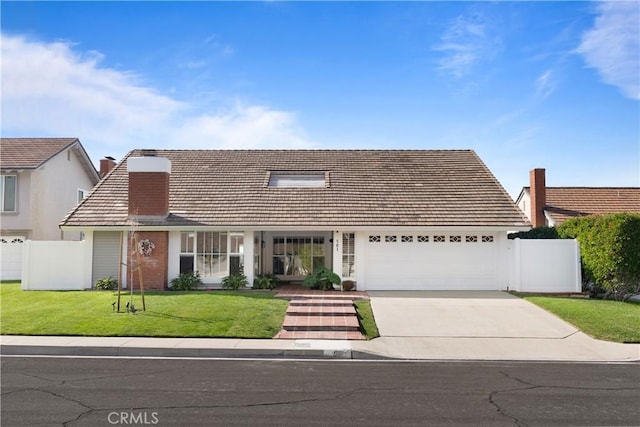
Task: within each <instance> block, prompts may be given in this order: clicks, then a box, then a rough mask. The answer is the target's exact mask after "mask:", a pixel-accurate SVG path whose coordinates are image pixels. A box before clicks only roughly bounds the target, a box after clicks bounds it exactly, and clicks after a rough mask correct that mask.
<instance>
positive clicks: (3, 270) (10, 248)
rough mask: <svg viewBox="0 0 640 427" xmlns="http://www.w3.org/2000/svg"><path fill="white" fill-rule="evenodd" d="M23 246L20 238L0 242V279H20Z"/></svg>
mask: <svg viewBox="0 0 640 427" xmlns="http://www.w3.org/2000/svg"><path fill="white" fill-rule="evenodd" d="M23 246H24V242H22V240H20V241H15V242H11V241H7V242H2V243H0V280H20V279H21V278H22V251H23Z"/></svg>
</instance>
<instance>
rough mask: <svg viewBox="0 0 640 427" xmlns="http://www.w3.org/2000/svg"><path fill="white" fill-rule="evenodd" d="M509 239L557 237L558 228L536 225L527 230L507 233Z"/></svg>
mask: <svg viewBox="0 0 640 427" xmlns="http://www.w3.org/2000/svg"><path fill="white" fill-rule="evenodd" d="M507 237H508V238H509V239H559V238H560V237H559V236H558V230H556V229H555V228H554V227H536V228H532V229H531V230H529V231H518V232H517V233H509V234H508V235H507Z"/></svg>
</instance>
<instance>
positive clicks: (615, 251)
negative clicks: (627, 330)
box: [557, 213, 640, 300]
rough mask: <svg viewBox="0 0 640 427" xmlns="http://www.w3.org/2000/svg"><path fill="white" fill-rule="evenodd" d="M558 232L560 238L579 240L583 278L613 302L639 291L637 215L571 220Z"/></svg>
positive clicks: (622, 214) (639, 245)
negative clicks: (599, 288) (608, 296)
mask: <svg viewBox="0 0 640 427" xmlns="http://www.w3.org/2000/svg"><path fill="white" fill-rule="evenodd" d="M557 231H558V236H559V237H560V238H575V239H577V240H578V242H579V244H580V252H581V256H582V267H583V275H584V279H586V280H589V281H591V282H593V283H595V284H596V285H597V286H600V287H601V288H603V289H604V290H606V291H607V294H610V295H611V296H613V298H614V299H616V300H626V299H627V298H629V297H630V296H631V295H633V294H637V293H639V292H640V215H639V214H632V213H618V214H611V215H597V216H586V217H580V218H572V219H570V220H567V221H565V222H564V223H562V224H561V225H560V226H558V227H557Z"/></svg>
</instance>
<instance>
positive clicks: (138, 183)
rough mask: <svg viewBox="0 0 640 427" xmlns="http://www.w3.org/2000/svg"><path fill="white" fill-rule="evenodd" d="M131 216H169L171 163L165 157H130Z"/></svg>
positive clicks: (128, 167)
mask: <svg viewBox="0 0 640 427" xmlns="http://www.w3.org/2000/svg"><path fill="white" fill-rule="evenodd" d="M127 171H128V172H129V216H138V217H140V216H152V217H163V218H166V217H167V216H168V215H169V175H170V174H171V162H170V161H169V159H167V158H164V157H151V156H145V157H129V158H128V159H127Z"/></svg>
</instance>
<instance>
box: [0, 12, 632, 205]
mask: <svg viewBox="0 0 640 427" xmlns="http://www.w3.org/2000/svg"><path fill="white" fill-rule="evenodd" d="M0 7H1V11H2V18H1V19H2V40H1V41H2V45H1V49H2V51H1V54H2V65H1V67H2V68H1V72H2V74H1V77H2V82H1V84H2V119H1V120H2V121H1V125H2V130H1V132H2V136H5V137H9V136H13V137H17V136H25V137H26V136H36V137H44V136H73V137H78V138H80V140H81V141H82V143H83V145H84V146H85V148H86V149H87V151H88V152H89V155H90V156H91V157H92V159H93V160H94V162H96V163H97V162H98V160H99V159H100V158H102V157H103V156H105V155H111V156H114V157H116V159H118V160H120V159H121V158H122V156H124V155H125V154H126V153H127V152H128V151H129V150H131V149H134V148H385V149H448V148H451V149H466V148H471V149H474V150H476V152H477V153H478V154H479V155H480V157H481V158H482V159H483V160H484V161H485V163H486V164H487V166H489V168H490V169H491V170H492V171H493V172H494V174H495V175H496V177H497V178H498V180H500V182H501V183H502V184H503V185H504V186H505V188H506V190H507V191H508V192H509V193H510V194H511V195H512V196H514V197H515V196H517V194H518V192H519V190H520V189H521V187H522V186H524V185H528V171H529V170H530V169H532V168H535V167H543V168H546V169H547V184H548V185H550V186H563V185H576V186H640V58H639V56H640V46H639V43H640V24H639V23H640V2H630V3H625V2H603V3H599V2H525V3H510V2H317V3H315V2H224V3H222V2H191V3H186V2H69V3H64V2H43V3H35V2H6V1H3V2H2V3H1V6H0Z"/></svg>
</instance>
